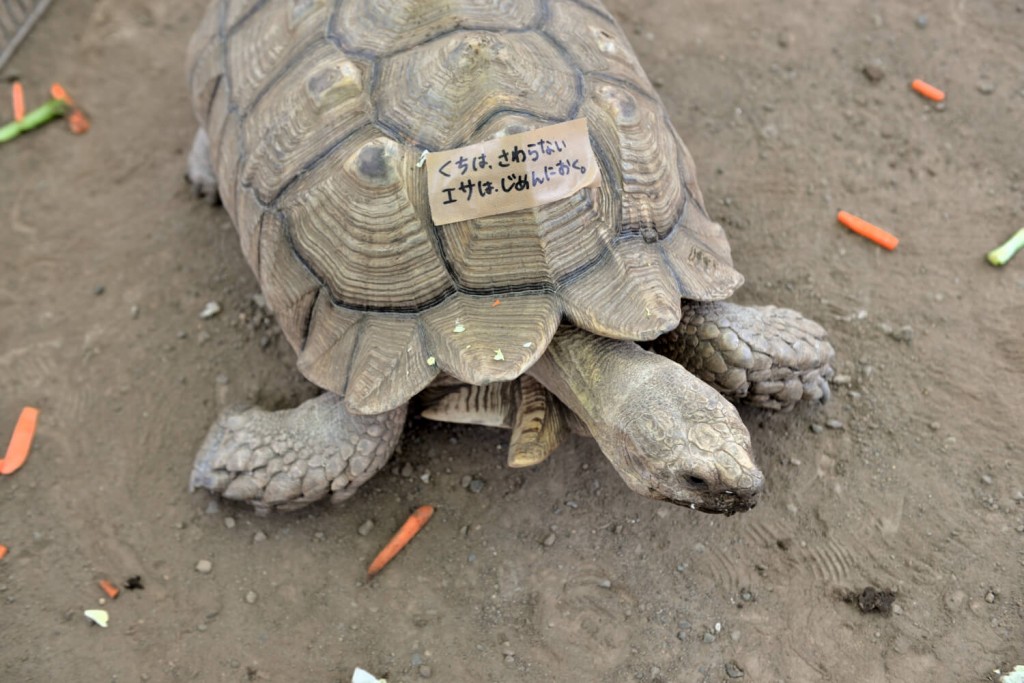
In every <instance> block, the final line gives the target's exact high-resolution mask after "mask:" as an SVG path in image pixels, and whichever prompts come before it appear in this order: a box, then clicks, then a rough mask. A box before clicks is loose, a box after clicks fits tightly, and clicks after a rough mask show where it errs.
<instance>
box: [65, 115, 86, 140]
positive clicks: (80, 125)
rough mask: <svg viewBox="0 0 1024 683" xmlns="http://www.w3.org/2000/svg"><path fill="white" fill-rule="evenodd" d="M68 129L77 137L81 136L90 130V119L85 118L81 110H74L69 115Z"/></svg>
mask: <svg viewBox="0 0 1024 683" xmlns="http://www.w3.org/2000/svg"><path fill="white" fill-rule="evenodd" d="M68 128H69V129H71V132H72V133H74V134H75V135H81V134H82V133H84V132H86V131H88V130H89V119H87V118H85V114H83V113H82V110H81V109H74V110H73V111H72V112H71V113H70V114H69V115H68Z"/></svg>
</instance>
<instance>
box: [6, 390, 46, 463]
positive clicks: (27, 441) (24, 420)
mask: <svg viewBox="0 0 1024 683" xmlns="http://www.w3.org/2000/svg"><path fill="white" fill-rule="evenodd" d="M38 419H39V410H38V409H37V408H32V407H31V406H26V407H25V408H23V409H22V410H21V416H20V417H19V418H18V424H16V425H14V434H12V435H11V442H10V443H9V444H7V454H6V455H5V456H4V459H3V460H0V474H13V473H14V472H15V471H17V469H18V468H19V467H21V466H22V465H24V464H25V459H26V458H28V452H29V450H30V449H31V448H32V437H34V436H35V434H36V421H37V420H38Z"/></svg>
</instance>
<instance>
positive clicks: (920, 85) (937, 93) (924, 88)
mask: <svg viewBox="0 0 1024 683" xmlns="http://www.w3.org/2000/svg"><path fill="white" fill-rule="evenodd" d="M910 87H911V88H913V89H914V92H916V93H917V94H918V95H920V96H921V97H927V98H928V99H929V100H934V101H936V102H941V101H942V100H944V99H946V93H944V92H942V91H941V90H939V89H938V88H936V87H935V86H934V85H932V84H931V83H925V82H924V81H922V80H921V79H920V78H915V79H914V81H913V82H912V83H911V84H910Z"/></svg>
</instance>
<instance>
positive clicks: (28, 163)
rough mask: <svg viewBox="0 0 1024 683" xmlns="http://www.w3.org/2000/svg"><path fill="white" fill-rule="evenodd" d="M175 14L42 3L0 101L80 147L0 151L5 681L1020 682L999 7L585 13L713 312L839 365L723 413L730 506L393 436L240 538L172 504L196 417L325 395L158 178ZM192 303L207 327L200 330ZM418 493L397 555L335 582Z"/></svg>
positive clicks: (190, 498)
mask: <svg viewBox="0 0 1024 683" xmlns="http://www.w3.org/2000/svg"><path fill="white" fill-rule="evenodd" d="M203 5H204V2H203V0H188V1H186V2H161V1H160V0H140V1H138V2H127V1H125V0H118V1H115V0H80V1H77V2H70V1H63V2H61V1H58V2H56V3H55V6H54V7H52V8H51V10H50V11H49V12H48V13H47V15H46V16H45V17H44V19H43V20H42V21H41V23H40V24H39V25H38V26H37V28H36V30H35V31H34V32H33V33H32V35H31V36H30V37H29V39H28V40H27V41H26V42H25V44H24V45H23V46H22V48H21V49H20V50H19V51H18V53H17V54H16V55H15V57H14V59H13V60H12V61H11V62H10V64H9V65H8V66H7V68H6V69H5V70H4V73H3V74H0V75H2V76H7V75H11V74H18V75H20V76H21V78H22V79H23V80H24V82H25V83H26V84H27V86H28V93H29V98H30V99H31V100H33V101H35V102H38V101H40V100H41V99H42V97H43V96H44V91H45V87H46V85H47V84H48V83H49V82H50V81H51V80H59V81H61V82H62V83H63V84H64V85H66V86H67V87H68V89H69V90H70V91H71V92H72V94H73V95H77V96H78V99H79V100H80V101H81V103H82V104H83V105H84V106H85V107H86V108H87V109H88V111H89V114H90V115H91V118H92V122H93V129H92V131H91V132H89V133H88V134H87V135H85V136H83V137H72V136H71V135H69V134H68V133H67V131H66V130H65V129H64V127H63V124H54V125H50V126H49V127H47V128H45V129H43V130H40V131H37V132H34V133H32V134H31V135H28V136H25V137H23V138H21V139H19V140H17V141H15V142H13V143H11V144H7V145H4V146H3V147H2V149H0V179H2V181H0V321H2V323H0V387H2V389H0V440H2V441H6V438H7V435H8V434H10V432H11V430H12V429H13V427H14V423H15V421H16V419H17V415H18V412H19V411H20V409H21V407H22V406H24V405H34V406H38V407H39V408H40V409H41V411H42V413H41V421H40V425H39V431H38V435H37V439H36V442H35V445H34V447H33V450H32V454H31V457H30V459H29V461H28V463H27V464H26V466H25V467H24V468H23V469H22V470H21V471H19V472H18V473H16V474H15V475H13V476H10V477H5V478H3V479H2V480H0V520H2V522H0V543H3V544H5V545H7V546H9V547H10V552H9V553H8V555H7V557H6V558H4V559H3V560H2V561H0V643H2V647H0V679H2V680H3V681H12V682H13V681H19V682H21V681H24V682H28V681H47V682H49V681H72V680H73V681H84V682H90V681H185V680H188V681H247V680H257V681H264V680H265V681H325V682H330V683H338V682H341V681H345V682H346V683H347V681H348V680H349V679H350V677H351V674H352V669H353V668H354V667H356V666H362V667H364V668H366V669H368V670H370V671H372V672H374V673H376V674H377V675H379V676H384V675H386V676H387V678H388V680H389V681H392V683H395V682H399V683H401V682H411V681H416V680H422V679H425V678H432V679H434V680H440V681H459V682H461V681H512V680H524V681H525V680H531V681H609V682H611V681H615V682H618V681H648V682H654V681H662V682H670V681H724V680H732V677H735V676H739V675H741V672H742V675H743V676H744V677H745V680H752V681H793V682H798V681H865V682H869V681H870V682H873V681H926V680H927V681H986V680H995V674H993V673H992V672H993V670H994V669H1002V670H1003V671H1006V670H1007V668H1008V667H1012V666H1013V665H1015V664H1024V624H1022V616H1024V579H1022V577H1024V569H1022V565H1024V493H1022V490H1024V463H1022V459H1021V455H1022V454H1021V444H1022V443H1024V426H1022V425H1024V344H1022V341H1021V338H1022V333H1024V256H1021V257H1018V258H1017V259H1016V260H1015V261H1013V262H1011V263H1010V264H1009V265H1008V266H1006V267H1005V268H1002V269H996V268H993V267H992V266H989V265H988V264H987V263H986V262H985V261H984V259H983V256H984V254H985V253H986V252H987V251H988V250H989V249H991V248H992V247H994V246H995V245H997V244H999V243H1001V242H1002V241H1004V240H1005V239H1006V238H1007V237H1008V236H1009V235H1010V234H1011V233H1012V232H1013V231H1014V230H1016V229H1017V228H1019V227H1021V226H1022V225H1024V148H1022V146H1021V131H1022V130H1024V66H1022V65H1024V41H1022V39H1021V36H1024V4H1021V3H1020V2H1017V1H1013V0H1007V1H1000V0H989V1H987V2H966V1H965V0H960V1H956V0H948V1H946V2H937V1H935V2H928V1H926V0H921V1H920V2H915V3H906V2H883V1H882V0H852V1H851V2H847V3H832V2H825V1H823V0H791V1H789V2H785V3H784V2H780V1H779V0H749V1H747V2H742V3H740V2H723V1H716V2H706V1H698V0H615V1H614V2H611V3H610V9H611V10H612V11H613V13H614V14H615V15H616V16H617V17H618V18H619V20H620V21H621V22H622V24H623V25H624V27H625V30H626V32H627V34H628V35H629V36H630V39H631V40H632V41H633V44H634V46H635V49H636V51H637V53H638V55H639V56H640V59H641V61H642V62H643V63H644V65H645V67H646V68H647V70H648V73H649V75H650V77H651V79H652V81H653V82H654V83H655V84H656V85H657V87H658V88H659V91H660V93H661V96H662V98H663V99H664V102H665V105H666V106H667V108H668V110H669V112H670V114H671V116H672V119H673V121H674V122H675V124H676V126H677V128H678V129H679V131H680V133H681V134H682V136H683V138H684V139H685V140H686V142H687V144H688V145H689V147H690V150H691V152H692V154H693V156H694V158H695V159H696V162H697V168H698V171H699V174H700V175H699V178H700V181H701V186H702V188H703V190H704V194H705V197H706V198H707V201H708V208H709V210H710V212H711V214H712V215H713V216H714V217H715V218H716V219H718V220H720V221H721V222H722V223H723V224H724V225H725V226H726V228H727V230H728V231H729V233H730V237H731V241H732V245H733V253H734V256H735V258H736V262H737V264H738V267H739V269H740V270H741V271H742V272H744V273H745V274H746V276H747V285H746V286H745V287H744V288H743V289H742V290H741V292H740V293H739V295H738V297H737V298H738V300H739V301H740V302H743V303H775V304H779V305H785V306H790V307H793V308H797V309H800V310H801V311H803V312H804V313H806V314H808V315H809V316H811V317H814V318H816V319H817V320H819V321H821V322H822V323H823V324H824V325H825V326H826V327H827V328H828V329H829V331H830V334H831V339H832V341H833V343H834V345H835V347H836V349H837V353H838V359H837V370H838V373H839V374H840V375H841V376H843V377H841V380H842V381H841V383H840V382H839V381H837V385H836V386H835V387H834V391H833V398H832V400H831V402H830V403H828V405H827V406H825V407H824V408H820V409H807V410H803V411H798V412H795V413H792V414H785V415H777V414H769V413H765V412H759V411H756V410H749V409H744V410H743V411H742V414H743V416H744V419H745V420H746V422H747V423H748V425H749V427H750V430H751V434H752V438H753V442H754V446H755V448H756V453H757V458H758V461H759V463H760V465H761V466H762V468H763V469H764V470H765V472H766V475H767V479H768V486H767V493H766V496H765V497H764V499H763V501H762V503H761V504H760V505H759V506H758V507H757V508H756V509H754V510H753V511H751V512H749V513H745V514H742V515H737V516H734V517H730V518H721V517H713V516H706V515H702V514H699V513H696V512H693V511H690V510H687V509H678V508H674V507H670V506H667V505H666V504H663V503H655V502H653V501H649V500H647V499H643V498H640V497H638V496H637V495H635V494H633V493H631V492H629V491H628V490H627V489H626V487H625V485H624V484H623V483H622V481H621V480H620V479H619V478H618V476H617V475H616V474H615V472H614V471H613V470H612V468H611V467H610V465H609V464H608V463H607V462H606V461H605V460H604V458H603V456H602V455H601V454H600V452H599V451H598V449H597V448H596V446H595V444H594V443H593V442H590V441H587V440H583V439H577V440H574V441H572V442H571V443H570V444H568V445H567V446H564V447H562V448H561V449H560V450H559V451H558V452H557V453H556V454H555V456H554V457H553V458H552V459H551V460H550V461H548V462H547V463H545V464H543V465H542V466H538V467H535V468H533V469H529V470H510V469H508V468H506V467H505V465H504V453H503V448H504V444H505V439H506V438H507V434H504V433H501V432H498V431H495V430H488V429H483V428H453V427H449V426H445V425H435V424H432V423H429V422H426V421H422V420H419V419H412V420H411V421H410V424H409V426H408V428H407V431H406V433H405V436H404V438H403V441H402V444H401V448H400V451H399V453H398V454H397V455H396V456H395V458H394V461H393V466H389V467H388V468H387V469H386V470H385V471H384V472H382V473H381V474H380V475H378V476H377V477H376V478H375V479H374V480H373V481H372V482H371V483H370V484H369V485H367V486H366V487H365V488H364V489H362V490H361V491H360V493H359V494H358V495H357V496H356V497H355V498H354V499H352V500H351V501H349V502H348V503H347V504H345V505H343V506H339V507H331V506H329V505H321V506H317V507H315V508H314V509H312V510H309V511H306V512H301V513H296V514H291V515H280V516H271V517H258V516H256V515H255V514H254V513H253V512H252V511H250V510H249V509H246V508H243V507H239V506H234V505H231V504H225V503H217V502H215V501H213V500H212V499H211V498H210V497H209V496H207V495H205V494H199V493H197V494H189V493H188V491H187V490H186V483H187V478H188V473H189V469H190V466H191V459H192V455H193V453H194V451H195V449H196V448H197V447H198V445H199V443H200V441H201V440H202V438H203V436H204V434H205V432H206V429H207V427H208V425H209V424H210V423H211V422H212V421H213V419H214V417H215V416H216V414H217V413H218V411H219V410H220V409H221V408H222V407H223V406H225V405H227V404H231V403H236V402H240V401H255V402H258V403H260V404H261V405H264V406H267V407H281V406H287V405H293V404H296V403H298V402H299V401H300V400H302V399H304V398H306V397H309V396H311V395H313V394H314V393H315V389H314V388H313V387H311V386H310V385H309V384H307V383H306V382H305V381H304V380H303V379H302V378H301V377H300V376H299V375H298V373H297V371H296V370H295V369H294V354H293V353H292V351H291V350H290V348H289V347H288V346H287V343H286V342H285V341H284V339H283V338H282V337H281V335H280V333H279V332H277V331H276V330H275V327H274V325H273V323H272V321H271V320H269V319H265V316H264V315H263V314H262V312H261V311H260V310H259V309H258V308H257V307H256V305H255V304H254V303H253V300H252V297H253V295H254V294H255V293H256V292H257V289H256V284H255V281H254V279H253V277H252V275H251V274H250V272H249V270H248V268H247V266H246V265H245V263H244V262H243V259H242V256H241V253H240V251H239V249H238V246H237V237H236V234H235V232H234V230H233V229H232V228H231V226H230V224H229V221H228V218H227V216H226V214H225V213H224V212H223V211H222V210H220V209H215V208H211V207H209V206H206V205H204V204H202V203H199V202H195V201H193V200H192V199H191V198H190V196H189V191H188V188H187V187H186V184H185V182H184V181H183V178H182V174H183V170H184V164H185V156H186V151H187V148H188V145H189V143H190V141H191V137H192V134H193V132H194V125H195V124H194V122H193V118H192V114H191V111H190V107H189V104H188V101H187V96H186V89H185V85H184V75H183V68H184V67H183V64H184V53H185V48H186V44H187V41H188V38H189V35H190V34H191V31H192V30H193V28H194V27H195V25H196V23H197V21H198V19H199V16H200V13H201V11H202V8H203ZM868 66H870V67H873V69H872V70H871V75H872V76H873V77H876V78H877V77H878V76H880V75H881V79H880V80H876V79H873V78H869V77H867V75H865V73H864V68H865V67H868ZM915 77H921V78H925V79H927V80H930V81H932V82H934V83H936V84H937V85H939V86H941V87H943V88H945V90H946V91H947V92H948V94H949V97H948V100H947V103H946V105H945V107H937V106H935V105H933V104H931V103H929V102H927V101H925V100H923V99H922V98H921V97H919V96H917V95H916V94H914V93H913V92H911V91H910V90H909V89H908V83H909V81H910V80H911V79H912V78H915ZM8 116H9V110H8V108H7V104H6V103H5V102H0V118H3V119H6V118H8ZM840 208H842V209H846V210H848V211H851V212H853V213H856V214H859V215H861V216H864V217H865V218H868V219H870V220H873V221H875V222H877V223H879V224H882V225H885V226H886V227H888V228H890V229H891V230H893V231H894V232H895V233H897V234H898V236H899V237H900V238H901V240H902V241H901V243H900V246H899V248H898V249H897V250H896V251H895V252H892V253H890V252H886V251H883V250H881V249H880V248H878V247H876V246H874V245H872V244H870V243H869V242H867V241H866V240H863V239H862V238H860V237H857V236H855V235H853V234H851V233H849V232H848V231H846V230H845V229H844V228H842V227H840V226H839V225H838V224H837V223H836V221H835V212H836V210H837V209H840ZM208 301H217V302H219V303H220V304H221V306H222V307H223V312H222V313H221V314H220V315H219V316H217V317H215V318H212V319H210V320H200V319H199V316H198V314H199V312H200V310H201V309H202V308H203V306H204V305H205V304H206V302H208ZM827 421H832V422H831V424H832V427H833V428H824V429H822V427H823V426H824V425H825V424H826V422H827ZM428 473H429V476H427V475H428ZM468 479H472V480H476V481H478V482H481V483H482V489H480V486H481V484H474V485H473V486H472V487H471V488H469V487H466V486H464V484H465V482H466V481H467V480H468ZM478 489H480V490H478ZM423 503H430V504H433V505H435V506H437V508H438V512H437V514H436V515H435V517H434V519H433V520H432V521H431V522H430V524H429V525H428V526H427V528H426V529H425V531H424V532H423V533H422V534H421V535H420V536H419V537H418V538H416V539H415V540H414V541H413V543H412V544H411V545H410V546H409V547H408V548H407V549H406V550H405V551H404V552H403V553H402V555H400V556H399V558H398V559H397V560H395V561H394V562H393V563H392V564H391V566H389V567H388V568H387V569H386V570H385V572H384V573H383V574H382V575H381V576H379V577H378V578H377V579H375V580H374V581H373V582H372V583H367V582H366V581H364V575H365V574H364V572H365V570H366V565H367V563H368V561H369V559H370V558H371V557H372V556H373V554H374V553H375V552H376V550H377V549H378V548H379V547H380V546H381V545H382V543H383V542H384V541H385V540H386V539H387V538H388V537H389V536H390V535H391V533H392V532H393V531H394V529H395V528H397V526H398V525H399V524H400V523H401V521H402V520H403V519H404V518H405V517H406V515H407V514H408V513H409V512H410V510H411V509H412V508H413V507H414V506H416V505H418V504H423ZM367 520H372V521H373V523H374V525H373V528H372V529H371V530H369V532H368V533H366V534H365V535H361V534H360V533H358V531H357V530H358V529H359V528H360V527H361V526H362V525H364V523H365V522H367ZM364 531H365V528H364ZM200 560H208V561H209V562H211V563H212V571H211V572H209V573H200V572H198V571H197V570H196V564H197V562H199V561H200ZM135 575H138V576H141V580H142V584H143V585H144V589H143V590H134V591H128V590H126V591H123V594H122V596H121V597H119V598H118V599H117V600H116V601H114V602H110V603H108V604H106V605H105V608H106V609H107V610H109V613H110V627H109V628H107V629H105V630H104V629H100V628H98V627H96V626H94V625H92V624H90V623H89V622H88V621H87V620H86V619H85V618H84V617H83V615H82V612H83V610H85V609H89V608H97V607H99V606H100V605H99V604H98V602H99V600H100V598H101V597H102V593H101V592H100V590H99V588H98V587H97V583H96V582H97V580H98V579H101V578H109V579H111V580H114V581H116V582H118V583H123V582H124V581H125V580H127V578H128V577H130V576H135ZM869 586H871V587H874V588H877V589H880V590H891V591H894V592H895V593H896V598H895V604H894V605H893V607H892V612H891V614H884V613H879V612H870V613H862V612H861V610H860V609H859V608H858V607H857V605H856V601H854V602H852V603H851V602H848V601H845V600H844V597H845V596H847V595H848V594H849V593H851V592H856V593H859V592H860V591H861V590H862V589H864V588H865V587H869Z"/></svg>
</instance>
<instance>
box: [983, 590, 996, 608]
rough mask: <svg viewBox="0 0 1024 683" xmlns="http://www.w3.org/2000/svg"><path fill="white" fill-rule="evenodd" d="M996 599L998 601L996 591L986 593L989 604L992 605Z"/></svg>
mask: <svg viewBox="0 0 1024 683" xmlns="http://www.w3.org/2000/svg"><path fill="white" fill-rule="evenodd" d="M995 601H996V594H995V593H993V592H992V591H989V592H988V593H985V602H987V603H988V604H990V605H991V604H992V603H994V602H995Z"/></svg>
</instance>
